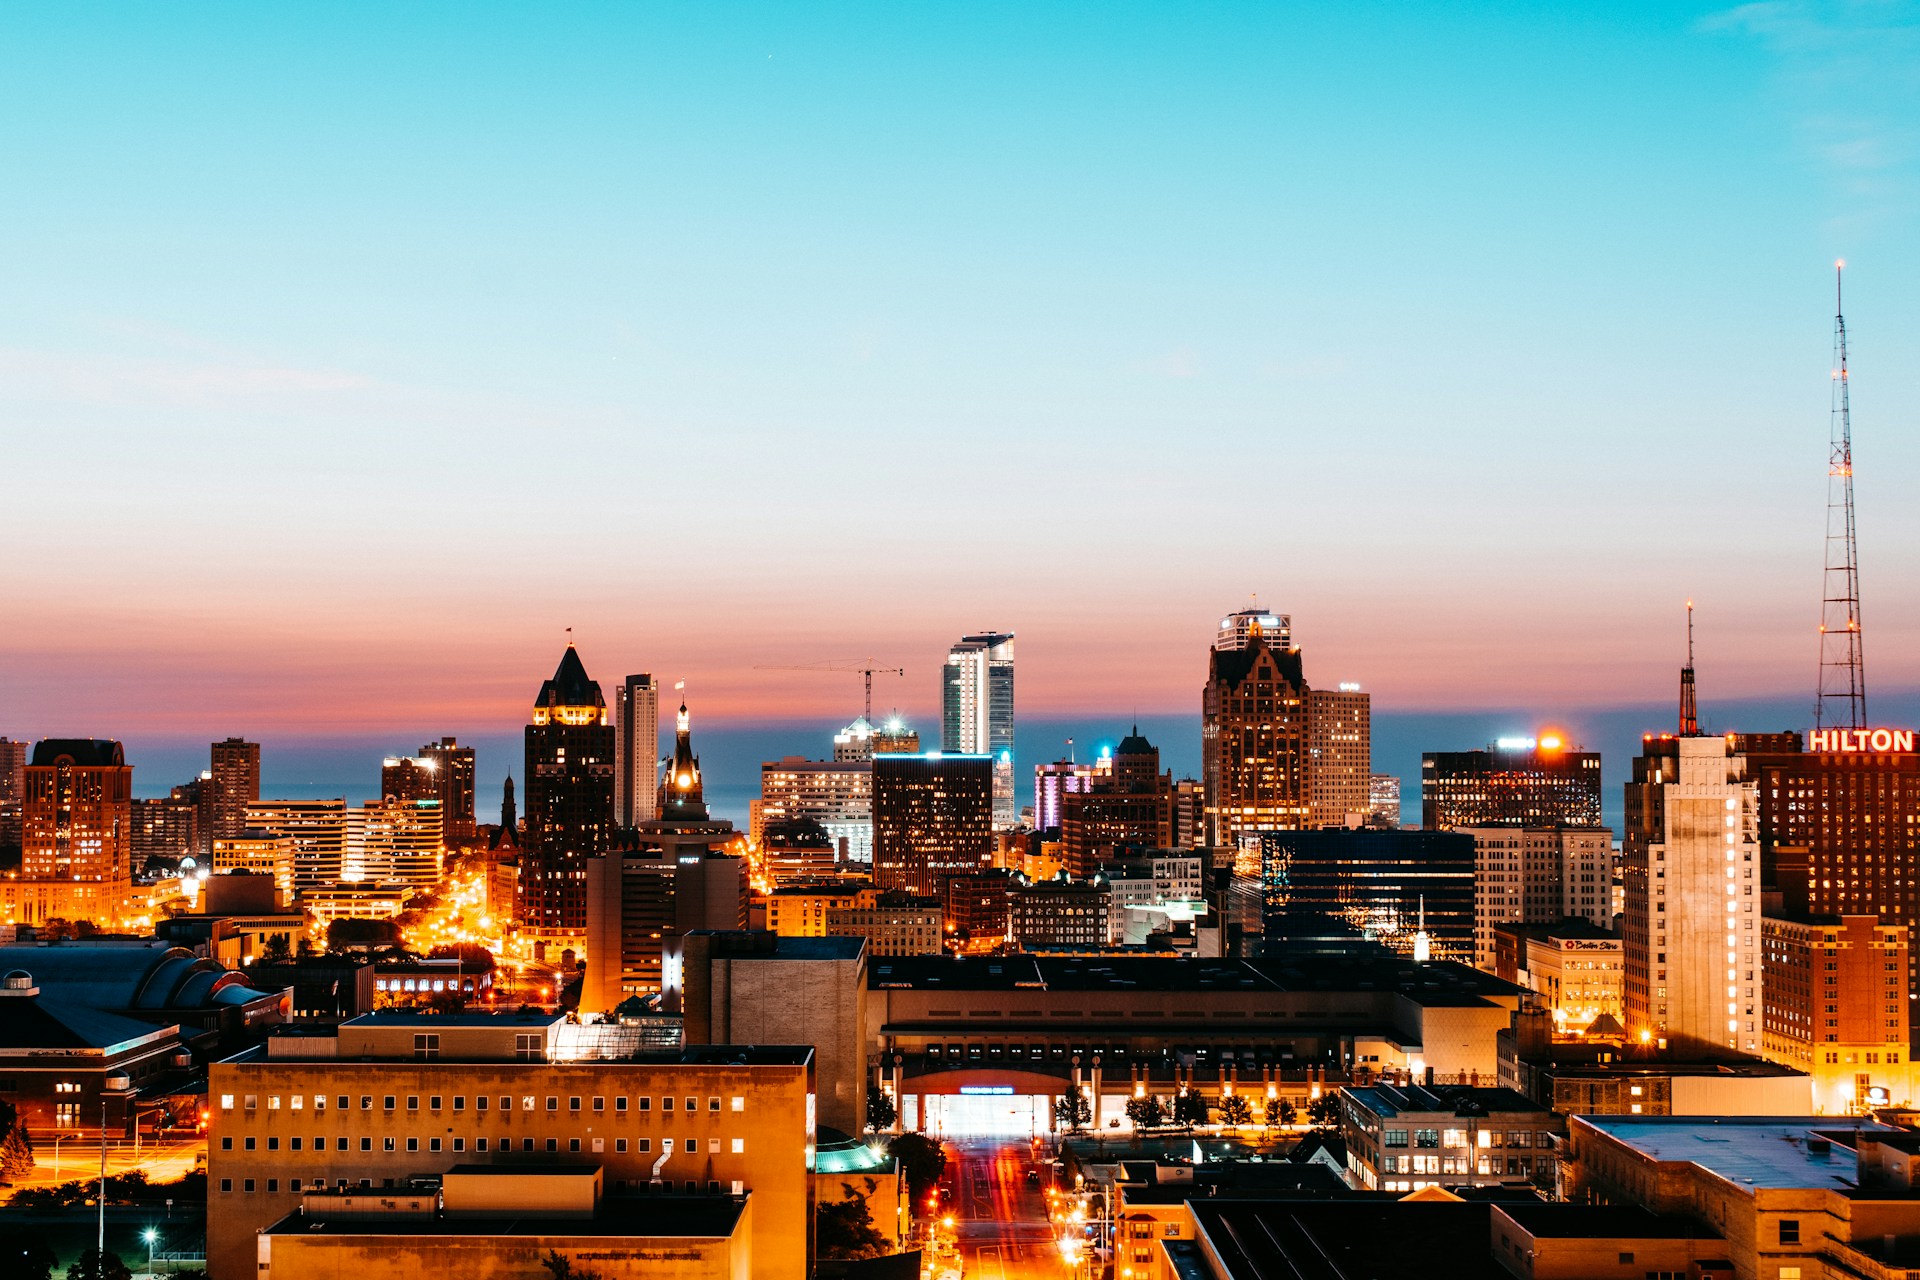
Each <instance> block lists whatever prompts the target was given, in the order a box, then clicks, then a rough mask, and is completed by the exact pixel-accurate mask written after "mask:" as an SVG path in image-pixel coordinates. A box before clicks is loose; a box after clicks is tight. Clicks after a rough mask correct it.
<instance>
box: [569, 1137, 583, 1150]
mask: <svg viewBox="0 0 1920 1280" xmlns="http://www.w3.org/2000/svg"><path fill="white" fill-rule="evenodd" d="M579 1149H580V1139H578V1138H568V1139H567V1150H569V1151H578V1150H579Z"/></svg>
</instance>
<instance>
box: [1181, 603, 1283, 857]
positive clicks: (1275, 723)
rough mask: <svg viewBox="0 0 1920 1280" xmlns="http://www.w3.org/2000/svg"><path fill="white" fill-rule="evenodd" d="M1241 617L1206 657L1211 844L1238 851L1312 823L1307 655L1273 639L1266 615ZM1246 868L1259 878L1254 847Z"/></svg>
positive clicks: (1227, 624) (1228, 623)
mask: <svg viewBox="0 0 1920 1280" xmlns="http://www.w3.org/2000/svg"><path fill="white" fill-rule="evenodd" d="M1240 616H1241V615H1238V614H1236V615H1234V616H1233V617H1230V618H1228V619H1226V620H1225V621H1224V622H1223V623H1222V624H1221V635H1222V637H1223V638H1225V639H1226V640H1228V641H1229V642H1231V647H1227V648H1222V647H1220V642H1219V641H1216V643H1215V646H1214V648H1213V649H1212V650H1211V651H1210V652H1209V653H1208V655H1207V683H1206V686H1205V688H1203V689H1202V690H1201V695H1200V704H1201V716H1202V721H1201V731H1200V732H1201V739H1200V751H1201V763H1202V773H1203V775H1204V776H1203V779H1202V780H1203V781H1204V782H1205V783H1206V791H1207V830H1208V836H1207V842H1208V843H1209V844H1213V845H1222V846H1227V847H1232V848H1236V849H1237V848H1239V847H1240V846H1241V845H1242V844H1243V843H1248V842H1250V841H1252V838H1253V837H1254V836H1255V835H1256V834H1257V833H1259V832H1262V831H1292V830H1297V829H1299V828H1301V827H1304V826H1306V825H1307V818H1308V808H1309V806H1308V755H1307V750H1308V731H1307V682H1306V677H1305V676H1304V675H1303V674H1302V672H1301V666H1300V650H1298V649H1296V648H1294V647H1293V646H1292V645H1291V644H1289V643H1288V636H1289V635H1290V632H1289V631H1287V630H1286V626H1285V624H1286V619H1285V618H1281V619H1280V622H1281V624H1282V625H1281V630H1280V633H1279V634H1278V635H1277V636H1275V637H1274V638H1273V639H1271V640H1269V638H1268V635H1267V632H1266V631H1265V630H1264V625H1265V624H1264V623H1263V622H1262V621H1261V620H1260V617H1261V616H1267V615H1259V616H1256V617H1254V618H1253V619H1251V620H1249V621H1247V622H1246V623H1245V625H1244V626H1242V625H1241V624H1240V623H1239V622H1238V621H1237V620H1238V619H1239V618H1240ZM1246 853H1247V858H1246V860H1245V863H1244V865H1243V867H1242V870H1243V873H1245V874H1257V873H1258V866H1259V856H1258V853H1257V851H1255V850H1254V849H1252V848H1251V846H1249V848H1248V850H1247V851H1246Z"/></svg>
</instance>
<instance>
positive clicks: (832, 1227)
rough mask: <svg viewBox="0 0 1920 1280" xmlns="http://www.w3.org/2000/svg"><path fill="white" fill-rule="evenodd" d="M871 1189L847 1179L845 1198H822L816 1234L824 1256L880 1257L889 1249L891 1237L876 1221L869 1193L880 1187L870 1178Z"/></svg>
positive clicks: (816, 1209) (816, 1213)
mask: <svg viewBox="0 0 1920 1280" xmlns="http://www.w3.org/2000/svg"><path fill="white" fill-rule="evenodd" d="M866 1184H867V1189H866V1191H864V1192H861V1191H857V1190H855V1189H854V1186H853V1184H852V1183H851V1182H843V1183H841V1184H840V1189H841V1190H842V1191H844V1192H846V1198H845V1199H843V1200H822V1201H820V1202H819V1203H818V1204H816V1205H815V1206H814V1210H813V1238H814V1242H815V1245H816V1247H817V1248H818V1250H819V1254H820V1256H821V1257H822V1258H845V1259H857V1258H878V1257H880V1256H881V1255H882V1254H884V1253H886V1252H887V1245H888V1241H887V1238H886V1237H885V1236H884V1235H882V1234H880V1232H879V1231H878V1230H877V1229H875V1227H874V1225H873V1210H872V1208H871V1207H869V1206H868V1204H867V1197H868V1196H871V1195H872V1194H873V1192H874V1191H875V1190H876V1189H877V1188H878V1187H879V1183H877V1182H875V1181H874V1180H873V1179H872V1178H868V1179H866Z"/></svg>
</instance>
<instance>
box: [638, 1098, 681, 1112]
mask: <svg viewBox="0 0 1920 1280" xmlns="http://www.w3.org/2000/svg"><path fill="white" fill-rule="evenodd" d="M640 1109H641V1110H642V1111H645V1110H646V1108H645V1107H642V1108H640ZM660 1109H661V1110H662V1111H671V1110H673V1098H672V1097H671V1096H668V1097H665V1098H662V1099H660Z"/></svg>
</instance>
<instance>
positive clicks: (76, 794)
mask: <svg viewBox="0 0 1920 1280" xmlns="http://www.w3.org/2000/svg"><path fill="white" fill-rule="evenodd" d="M24 782H25V790H26V796H25V801H24V804H23V807H22V813H21V858H20V880H21V881H22V882H32V883H33V884H36V885H41V886H45V888H44V889H43V890H37V891H29V890H28V889H27V888H26V885H25V884H21V885H18V886H9V888H10V892H11V896H12V897H13V899H14V902H15V904H16V905H15V908H14V910H15V914H14V919H15V920H17V921H19V922H20V923H34V922H36V921H40V920H46V919H49V918H52V917H56V916H58V917H63V918H65V919H69V920H92V921H95V922H98V923H108V922H111V921H113V920H116V919H117V918H118V916H119V914H120V911H121V909H122V907H123V905H124V903H125V900H126V897H127V894H128V892H129V890H130V887H131V884H130V881H131V867H130V864H129V858H130V854H131V848H130V845H131V842H132V835H133V769H132V767H131V766H129V765H128V764H127V762H126V756H125V754H124V753H123V752H122V751H121V749H120V744H119V743H117V742H111V741H104V740H100V739H95V738H49V739H47V740H46V741H44V742H39V743H36V744H34V748H33V756H32V758H31V760H30V762H29V763H28V764H27V767H26V770H25V773H24Z"/></svg>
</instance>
